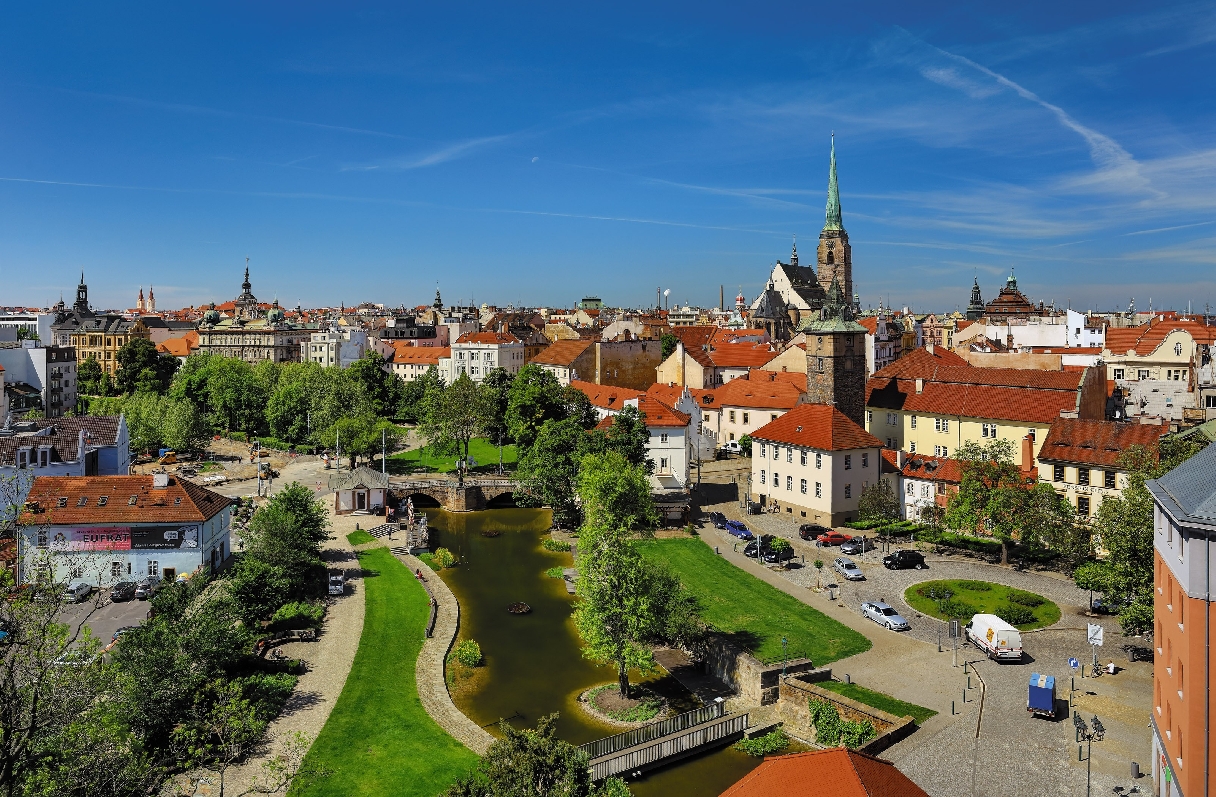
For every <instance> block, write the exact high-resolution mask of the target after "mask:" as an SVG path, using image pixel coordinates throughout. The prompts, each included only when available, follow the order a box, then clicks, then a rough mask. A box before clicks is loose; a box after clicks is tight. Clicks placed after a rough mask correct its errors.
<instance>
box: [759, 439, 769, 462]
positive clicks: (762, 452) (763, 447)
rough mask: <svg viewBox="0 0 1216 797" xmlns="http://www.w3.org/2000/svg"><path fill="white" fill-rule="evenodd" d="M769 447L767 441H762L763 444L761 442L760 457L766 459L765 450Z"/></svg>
mask: <svg viewBox="0 0 1216 797" xmlns="http://www.w3.org/2000/svg"><path fill="white" fill-rule="evenodd" d="M767 449H768V445H767V444H766V443H761V444H760V458H761V459H764V456H765V451H766V450H767Z"/></svg>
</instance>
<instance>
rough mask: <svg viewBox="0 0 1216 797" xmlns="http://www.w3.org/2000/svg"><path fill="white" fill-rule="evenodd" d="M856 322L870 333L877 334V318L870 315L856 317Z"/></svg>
mask: <svg viewBox="0 0 1216 797" xmlns="http://www.w3.org/2000/svg"><path fill="white" fill-rule="evenodd" d="M857 323H859V324H861V325H862V326H863V327H865V328H866V331H868V332H869V333H870V334H871V335H877V334H878V319H877V318H876V317H874V316H872V315H869V316H866V317H865V318H859V319H857Z"/></svg>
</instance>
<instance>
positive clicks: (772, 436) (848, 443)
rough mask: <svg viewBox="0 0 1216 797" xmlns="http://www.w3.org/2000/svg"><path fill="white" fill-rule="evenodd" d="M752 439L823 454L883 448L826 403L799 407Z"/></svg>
mask: <svg viewBox="0 0 1216 797" xmlns="http://www.w3.org/2000/svg"><path fill="white" fill-rule="evenodd" d="M752 439H753V440H768V441H771V442H774V443H785V444H787V445H793V446H804V447H806V448H817V449H819V450H820V451H848V450H851V449H854V448H882V442H881V441H880V440H879V439H878V438H877V437H875V436H874V435H872V434H870V433H869V432H867V431H866V430H865V429H862V428H861V427H860V426H858V425H857V424H856V423H854V422H853V421H852V420H851V419H850V418H849V417H848V416H847V415H845V414H844V413H843V412H841V411H840V410H838V409H836V408H835V407H832V406H829V405H827V404H799V405H798V406H797V407H794V408H793V409H792V410H790V411H789V412H787V413H785V414H784V415H782V416H781V417H780V418H778V419H777V420H775V421H772V422H771V423H767V424H765V425H764V426H761V427H760V428H759V429H757V430H756V431H754V432H752Z"/></svg>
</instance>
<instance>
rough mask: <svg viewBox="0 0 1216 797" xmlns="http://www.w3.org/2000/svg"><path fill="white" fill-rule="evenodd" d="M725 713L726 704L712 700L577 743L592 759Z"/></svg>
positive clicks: (686, 728)
mask: <svg viewBox="0 0 1216 797" xmlns="http://www.w3.org/2000/svg"><path fill="white" fill-rule="evenodd" d="M725 713H726V704H725V703H724V702H721V701H714V702H713V703H710V704H709V705H708V706H705V707H704V708H699V709H696V710H695V711H686V712H685V713H683V714H677V715H676V716H674V717H671V718H670V719H665V720H661V721H660V722H656V723H653V724H651V725H643V726H642V727H640V728H634V729H633V730H631V731H625V732H624V733H618V734H616V735H615V736H607V737H605V738H603V739H596V740H595V741H594V742H588V743H587V744H583V745H579V748H578V749H580V750H585V751H586V752H587V756H588V758H590V759H592V760H594V759H596V758H600V757H602V756H606V755H612V754H613V753H616V752H619V751H621V750H625V749H628V748H630V747H633V746H635V745H639V744H645V743H646V742H651V741H654V740H655V739H661V738H663V737H664V736H669V735H670V734H673V733H679V732H680V731H684V730H688V729H689V728H692V727H694V726H696V725H700V724H701V723H703V722H710V721H711V720H716V719H718V718H719V717H722V716H723V715H724V714H725Z"/></svg>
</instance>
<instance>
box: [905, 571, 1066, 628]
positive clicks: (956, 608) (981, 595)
mask: <svg viewBox="0 0 1216 797" xmlns="http://www.w3.org/2000/svg"><path fill="white" fill-rule="evenodd" d="M935 588H936V589H943V588H944V589H946V590H948V591H950V592H952V593H953V595H952V596H951V597H950V598H948V599H945V600H942V599H939V598H934V597H930V596H929V595H928V593H929V592H931V591H932V590H933V589H935ZM1011 596H1012V597H1013V599H1014V600H1012V601H1011V600H1010V597H1011ZM904 600H906V601H907V602H908V605H909V606H911V607H912V608H913V609H916V610H917V611H918V612H921V613H922V614H927V615H929V616H930V617H936V618H937V619H939V620H953V619H956V618H957V619H961V620H963V621H964V622H966V621H967V620H970V619H971V616H972V615H973V614H995V615H997V616H999V617H1003V616H1006V615H1007V613H1008V611H1009V609H1010V608H1012V609H1014V610H1017V611H1020V612H1022V613H1023V614H1024V615H1025V622H1016V623H1012V625H1014V626H1016V627H1017V628H1020V629H1022V630H1023V631H1026V630H1029V629H1033V628H1046V627H1047V626H1049V625H1054V624H1055V623H1056V622H1058V621H1059V619H1060V607H1059V606H1056V605H1055V604H1054V603H1052V602H1051V601H1049V600H1047V599H1046V598H1044V597H1043V596H1042V595H1035V594H1034V593H1033V592H1026V591H1025V590H1020V589H1014V588H1013V587H1006V586H1005V585H1004V584H994V583H992V582H990V581H971V580H967V579H957V578H953V579H943V580H941V581H926V582H924V583H922V584H915V585H913V586H911V587H908V589H907V591H905V592H904ZM1035 603H1037V604H1038V605H1032V604H1035Z"/></svg>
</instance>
